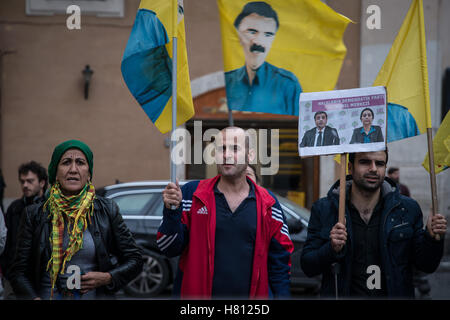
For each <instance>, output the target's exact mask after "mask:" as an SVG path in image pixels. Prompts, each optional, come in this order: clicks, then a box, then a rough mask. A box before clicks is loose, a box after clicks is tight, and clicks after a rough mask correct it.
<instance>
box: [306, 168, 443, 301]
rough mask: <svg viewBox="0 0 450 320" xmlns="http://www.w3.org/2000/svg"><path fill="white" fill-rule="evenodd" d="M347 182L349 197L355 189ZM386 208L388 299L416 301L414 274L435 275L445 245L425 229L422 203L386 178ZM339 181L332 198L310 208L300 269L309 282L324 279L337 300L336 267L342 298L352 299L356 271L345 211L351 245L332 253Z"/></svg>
mask: <svg viewBox="0 0 450 320" xmlns="http://www.w3.org/2000/svg"><path fill="white" fill-rule="evenodd" d="M351 183H352V180H351V176H347V192H348V191H349V186H350V185H351ZM381 196H382V197H383V198H384V206H383V210H382V213H381V225H380V234H379V239H378V240H379V241H380V249H381V252H380V253H381V268H382V270H384V272H385V276H386V288H385V289H386V292H387V296H388V297H396V298H414V285H413V269H412V267H413V266H415V267H416V268H417V269H419V270H421V271H423V272H426V273H431V272H434V271H435V270H436V269H437V267H438V266H439V263H440V260H441V258H442V255H443V249H444V241H443V239H441V240H440V241H436V240H434V239H433V238H431V236H430V235H429V233H428V231H426V230H425V229H424V227H423V221H422V211H421V210H420V207H419V205H418V203H417V202H416V201H415V200H413V199H411V198H408V197H405V196H402V195H400V193H399V191H398V189H397V188H396V186H395V183H394V182H393V181H392V180H390V179H389V178H385V181H384V182H383V184H382V186H381ZM338 212H339V180H338V181H337V182H336V183H335V184H334V185H333V186H332V187H331V189H330V191H329V192H328V195H327V197H325V198H322V199H320V200H318V201H316V202H315V203H314V204H313V206H312V208H311V218H310V220H309V224H308V236H307V239H306V243H305V246H304V247H303V251H302V256H301V266H302V269H303V271H304V273H305V274H306V275H307V276H309V277H312V276H316V275H319V274H321V275H322V287H321V295H322V296H323V297H332V296H333V295H334V294H335V281H334V276H333V273H332V265H333V264H334V263H338V264H339V266H340V268H339V269H340V272H339V274H338V291H339V296H340V297H349V296H350V284H351V265H352V255H353V251H354V243H353V241H354V239H353V234H352V223H351V216H350V214H349V210H348V208H347V207H346V208H345V217H346V228H347V244H346V245H345V246H344V248H343V250H342V251H341V252H339V254H337V253H335V251H333V249H332V247H331V241H330V231H331V229H332V228H333V226H334V225H335V224H336V223H337V221H338Z"/></svg>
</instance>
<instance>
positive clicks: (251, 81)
mask: <svg viewBox="0 0 450 320" xmlns="http://www.w3.org/2000/svg"><path fill="white" fill-rule="evenodd" d="M217 3H218V7H219V13H220V25H221V31H222V48H223V57H224V71H225V81H226V90H227V103H228V106H229V107H230V108H231V109H233V110H244V111H255V112H267V113H277V114H292V115H298V98H299V95H300V92H314V91H324V90H332V89H334V88H335V86H336V82H337V80H338V76H339V73H340V70H341V66H342V62H343V60H344V58H345V55H346V52H347V49H346V47H345V45H344V42H343V35H344V32H345V29H346V27H347V25H348V23H349V22H351V20H350V19H348V18H346V17H345V16H343V15H341V14H338V13H336V12H335V11H333V10H332V9H331V8H330V7H328V6H327V5H325V4H324V3H322V2H321V1H318V0H301V1H299V0H282V1H280V0H266V1H254V2H252V1H248V0H217Z"/></svg>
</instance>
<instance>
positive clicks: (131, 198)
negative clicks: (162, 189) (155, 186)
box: [112, 193, 160, 216]
mask: <svg viewBox="0 0 450 320" xmlns="http://www.w3.org/2000/svg"><path fill="white" fill-rule="evenodd" d="M159 195H160V194H159V193H140V194H126V195H121V196H118V197H115V198H112V199H113V200H114V201H115V202H116V203H117V205H118V206H119V209H120V213H121V214H122V215H134V216H137V215H145V214H146V213H147V212H145V211H144V210H145V209H146V207H147V204H148V203H150V201H153V200H154V198H156V197H158V196H159Z"/></svg>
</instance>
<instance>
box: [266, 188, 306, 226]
mask: <svg viewBox="0 0 450 320" xmlns="http://www.w3.org/2000/svg"><path fill="white" fill-rule="evenodd" d="M272 192H273V191H272ZM273 193H274V194H275V196H276V197H277V199H278V201H280V202H281V203H282V204H283V205H285V206H286V207H288V208H289V209H291V210H292V211H294V212H295V213H297V214H299V215H300V216H301V218H302V219H304V220H306V221H309V217H310V215H311V213H310V212H309V210H308V209H305V208H303V207H301V206H300V205H298V204H297V203H295V202H293V201H291V200H289V199H288V198H285V197H282V196H280V195H279V194H277V193H276V192H273Z"/></svg>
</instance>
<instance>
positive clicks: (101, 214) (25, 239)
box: [10, 196, 143, 299]
mask: <svg viewBox="0 0 450 320" xmlns="http://www.w3.org/2000/svg"><path fill="white" fill-rule="evenodd" d="M88 228H89V232H90V233H91V235H92V238H93V240H94V244H95V255H96V258H97V266H98V270H96V271H100V272H109V273H110V274H111V276H112V282H111V283H110V284H109V285H108V286H103V287H99V288H97V291H96V294H97V297H108V296H113V293H114V292H116V291H117V290H119V289H121V288H122V287H124V286H125V285H126V284H127V283H129V282H130V281H131V280H133V279H134V278H135V277H136V276H137V275H138V274H139V272H141V269H142V265H143V259H142V253H141V249H139V247H138V246H137V245H136V243H135V241H134V239H133V237H132V234H131V232H130V230H129V229H128V227H127V226H126V225H125V223H124V222H123V219H122V216H121V215H120V213H119V207H118V206H117V204H116V203H114V202H113V201H112V200H110V199H107V198H103V197H100V196H96V199H95V200H94V214H93V219H92V223H91V224H89V226H88ZM50 232H51V218H50V217H49V214H48V211H46V212H43V203H42V204H40V205H32V206H29V207H27V208H26V210H25V214H24V215H23V217H22V220H21V227H20V231H19V239H18V246H17V254H16V256H15V259H14V262H13V265H12V270H11V272H10V280H11V285H12V287H13V289H14V293H15V294H16V295H17V296H18V297H19V298H24V299H34V298H36V297H38V293H39V291H40V286H41V280H42V277H43V275H44V274H45V272H46V267H47V263H48V261H49V259H50V255H51V246H50V241H49V237H50Z"/></svg>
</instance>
